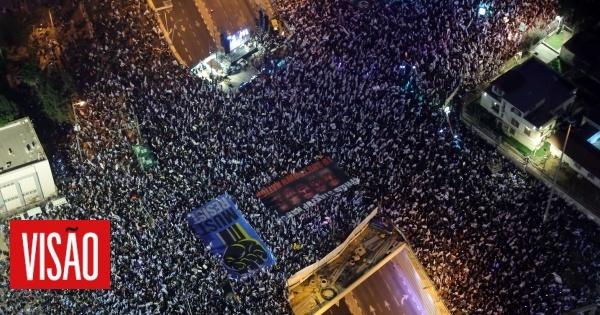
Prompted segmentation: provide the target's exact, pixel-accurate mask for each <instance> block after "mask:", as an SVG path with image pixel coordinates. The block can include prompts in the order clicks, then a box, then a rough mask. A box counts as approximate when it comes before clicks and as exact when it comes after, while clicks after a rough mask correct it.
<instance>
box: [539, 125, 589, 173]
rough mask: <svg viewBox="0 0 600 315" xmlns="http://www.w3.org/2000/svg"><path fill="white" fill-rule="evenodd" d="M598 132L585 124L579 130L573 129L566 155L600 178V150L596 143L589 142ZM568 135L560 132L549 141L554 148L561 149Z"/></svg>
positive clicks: (565, 132)
mask: <svg viewBox="0 0 600 315" xmlns="http://www.w3.org/2000/svg"><path fill="white" fill-rule="evenodd" d="M597 132H598V129H596V128H595V127H593V126H591V125H590V124H584V125H583V126H581V127H579V128H578V129H577V130H573V129H571V134H570V135H569V142H568V143H567V147H566V149H565V154H566V155H567V156H569V157H570V158H571V159H573V161H575V162H577V164H579V165H581V166H582V167H583V168H585V169H586V170H588V171H589V172H590V173H592V174H593V175H594V176H596V177H598V178H600V149H598V147H597V146H596V145H595V144H594V143H590V142H589V141H588V139H589V138H590V137H591V136H593V135H594V134H595V133H597ZM566 134H567V131H566V130H558V131H556V132H555V133H554V134H553V135H552V136H551V137H550V138H549V139H548V141H549V142H550V143H551V144H552V145H553V146H554V147H556V148H559V149H560V148H562V147H563V144H564V141H565V137H566Z"/></svg>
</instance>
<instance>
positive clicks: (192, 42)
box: [154, 0, 214, 67]
mask: <svg viewBox="0 0 600 315" xmlns="http://www.w3.org/2000/svg"><path fill="white" fill-rule="evenodd" d="M154 4H155V6H156V7H157V8H160V7H163V6H165V5H167V3H166V2H165V1H163V0H155V1H154ZM172 4H173V7H172V8H171V9H164V10H161V11H159V12H158V16H159V18H160V19H161V20H162V22H163V23H164V25H165V28H166V29H167V32H169V35H168V36H170V38H171V39H172V42H173V45H174V46H175V50H177V53H179V55H180V56H181V59H183V61H184V62H185V63H186V65H187V66H188V67H192V66H194V65H196V64H198V63H199V62H200V61H202V60H203V59H204V58H206V57H208V55H209V49H210V46H211V45H212V46H213V47H214V43H213V41H212V37H211V31H210V30H209V29H208V27H207V26H206V24H205V23H204V20H203V19H202V16H201V15H200V12H199V11H198V8H197V7H196V4H195V3H194V1H193V0H185V1H174V2H172ZM165 16H166V18H165ZM174 28H175V29H176V30H175V33H174V34H173V33H172V32H173V29H174Z"/></svg>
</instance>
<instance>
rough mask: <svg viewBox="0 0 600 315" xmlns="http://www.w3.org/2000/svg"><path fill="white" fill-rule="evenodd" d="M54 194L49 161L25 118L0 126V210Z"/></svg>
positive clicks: (23, 207)
mask: <svg viewBox="0 0 600 315" xmlns="http://www.w3.org/2000/svg"><path fill="white" fill-rule="evenodd" d="M55 195H56V185H55V184H54V178H53V176H52V171H51V170H50V163H49V162H48V159H47V158H46V154H45V153H44V149H43V148H42V146H41V144H40V142H39V140H38V137H37V135H36V133H35V130H34V129H33V125H32V124H31V121H30V120H29V118H23V119H20V120H17V121H14V122H12V123H10V124H8V125H6V126H4V127H2V128H0V214H3V213H6V212H9V211H15V210H17V209H21V210H23V211H25V210H26V209H28V208H32V207H33V206H35V205H36V204H38V203H39V202H41V201H43V200H45V199H47V198H50V197H53V196H55Z"/></svg>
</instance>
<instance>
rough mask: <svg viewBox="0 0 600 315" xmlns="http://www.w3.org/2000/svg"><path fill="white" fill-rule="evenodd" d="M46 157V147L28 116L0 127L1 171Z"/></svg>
mask: <svg viewBox="0 0 600 315" xmlns="http://www.w3.org/2000/svg"><path fill="white" fill-rule="evenodd" d="M45 159H46V155H45V154H44V149H43V148H42V146H41V144H40V141H39V140H38V137H37V135H36V133H35V130H34V129H33V125H32V124H31V120H29V118H28V117H26V118H22V119H19V120H16V121H13V122H11V123H10V124H8V125H6V126H4V127H2V128H0V173H1V172H6V171H10V170H12V169H16V168H18V167H20V166H23V165H26V164H29V163H31V162H36V161H39V160H45Z"/></svg>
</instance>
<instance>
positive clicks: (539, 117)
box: [486, 57, 577, 127]
mask: <svg viewBox="0 0 600 315" xmlns="http://www.w3.org/2000/svg"><path fill="white" fill-rule="evenodd" d="M494 86H495V87H496V89H494V88H493V87H494ZM495 90H496V91H497V90H500V91H501V92H502V93H503V95H499V96H501V97H502V98H504V99H505V100H506V101H507V102H508V103H510V104H511V105H513V106H515V107H516V108H517V109H519V110H520V111H521V112H523V114H524V118H525V119H526V120H527V121H529V122H530V123H532V124H533V125H534V126H537V127H541V126H543V125H544V124H546V123H547V122H548V121H549V120H551V119H552V118H554V117H556V116H557V115H560V114H561V113H560V112H559V111H558V109H559V108H560V107H561V105H563V104H564V103H565V102H566V101H567V100H568V99H569V98H571V97H572V96H573V94H574V93H575V92H576V90H577V88H576V87H575V86H574V85H573V84H571V83H570V82H568V81H567V80H565V79H564V78H562V77H560V75H559V74H558V73H556V72H554V70H552V69H551V68H550V67H549V66H547V65H546V64H545V63H544V62H542V61H541V60H539V59H537V58H535V57H534V58H529V59H528V60H527V61H525V62H523V63H522V64H520V65H518V66H516V67H514V68H512V69H511V70H509V71H508V72H506V73H505V74H503V75H501V76H500V77H498V78H497V79H496V80H494V81H493V82H492V83H491V84H490V86H489V87H488V88H487V89H486V92H488V93H491V94H492V95H498V93H497V92H496V91H495Z"/></svg>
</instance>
